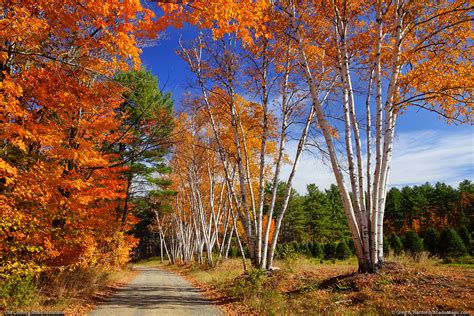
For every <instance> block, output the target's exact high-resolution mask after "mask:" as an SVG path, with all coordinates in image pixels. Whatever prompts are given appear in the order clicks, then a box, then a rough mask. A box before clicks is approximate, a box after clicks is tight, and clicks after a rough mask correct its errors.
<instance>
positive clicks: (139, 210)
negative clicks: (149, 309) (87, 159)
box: [107, 70, 174, 258]
mask: <svg viewBox="0 0 474 316" xmlns="http://www.w3.org/2000/svg"><path fill="white" fill-rule="evenodd" d="M115 80H116V81H118V82H119V83H120V84H121V85H122V86H124V88H125V89H126V90H125V92H124V93H123V99H124V102H123V103H122V105H121V107H120V110H119V111H118V113H117V115H118V116H120V117H123V122H124V123H123V125H122V129H123V131H122V132H123V133H124V134H125V133H130V134H131V136H130V138H131V139H129V140H128V142H127V143H122V142H121V140H120V139H118V140H117V142H116V143H112V144H108V145H107V146H108V150H115V151H116V152H117V153H118V154H119V155H120V157H121V164H123V165H125V166H128V167H129V169H128V170H127V171H125V172H124V177H125V178H126V180H127V191H126V192H127V195H126V198H125V201H124V203H123V204H122V205H120V206H119V207H118V208H117V217H119V218H121V220H122V221H123V222H125V219H126V218H127V216H128V214H129V213H130V211H131V209H132V207H131V205H135V207H134V208H133V212H134V215H135V216H136V217H138V219H139V222H138V223H137V224H136V226H135V228H134V234H135V235H136V236H137V237H140V242H141V244H140V245H139V247H138V249H137V254H136V255H137V257H140V258H145V257H149V256H153V255H156V254H157V253H155V251H158V250H157V248H158V247H159V246H158V247H157V241H156V239H157V238H156V236H155V234H154V232H153V230H152V226H153V224H154V222H155V213H154V211H155V210H157V211H159V212H169V211H170V210H171V207H170V197H171V196H172V195H173V194H174V193H173V192H172V191H170V190H169V189H168V187H169V185H170V181H169V180H167V179H166V177H165V175H166V174H168V173H169V172H170V171H171V170H170V168H169V167H168V166H167V164H166V162H165V160H164V156H165V155H166V154H167V153H168V151H169V148H170V145H171V143H170V139H169V138H170V134H171V131H172V129H173V117H172V111H173V101H172V99H171V95H170V94H164V93H162V92H161V91H160V90H159V87H158V79H157V78H156V77H155V76H153V75H152V74H151V73H150V72H148V71H145V70H140V71H131V72H125V73H119V74H117V75H116V77H115Z"/></svg>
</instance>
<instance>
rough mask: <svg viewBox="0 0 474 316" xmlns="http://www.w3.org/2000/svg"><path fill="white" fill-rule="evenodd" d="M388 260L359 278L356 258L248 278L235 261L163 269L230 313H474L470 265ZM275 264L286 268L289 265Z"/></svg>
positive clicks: (311, 262)
mask: <svg viewBox="0 0 474 316" xmlns="http://www.w3.org/2000/svg"><path fill="white" fill-rule="evenodd" d="M388 261H389V263H387V264H386V266H385V268H384V269H382V270H381V271H379V272H378V273H376V274H365V275H361V274H357V273H355V271H356V269H357V264H356V260H355V259H350V260H347V261H337V262H335V263H332V262H327V261H325V262H323V263H320V261H319V260H315V259H306V258H299V259H298V260H297V261H296V262H295V263H294V266H293V267H292V269H291V271H290V270H288V269H284V268H283V269H282V270H280V271H277V272H275V273H271V274H266V273H262V272H257V271H251V272H250V273H248V274H244V273H243V272H244V271H243V269H242V264H241V261H240V260H237V259H232V260H228V261H227V262H225V263H223V264H221V265H218V266H217V267H215V268H212V269H201V268H199V267H196V266H181V267H173V266H169V265H166V266H165V265H161V266H162V267H163V266H165V267H166V268H167V269H172V270H173V271H175V272H178V273H181V274H185V275H186V276H187V278H189V279H191V280H192V281H193V282H194V284H196V285H197V286H199V287H201V288H202V289H203V290H204V294H206V295H207V296H208V297H210V298H212V299H214V300H215V302H216V303H217V304H218V305H220V306H221V307H222V308H223V309H224V310H225V311H226V312H227V313H228V314H255V315H257V314H258V315H262V314H266V315H275V314H276V315H294V314H301V315H307V314H319V313H324V314H327V313H336V314H346V313H373V314H390V313H392V312H393V311H409V310H411V311H414V310H416V311H465V312H470V313H473V312H474V297H473V294H472V293H474V268H473V266H472V265H471V266H464V267H459V266H449V265H445V264H442V263H441V262H440V261H439V260H435V259H431V258H428V257H427V256H421V257H420V258H419V260H418V261H414V260H413V259H411V258H409V257H397V258H389V260H388ZM148 264H149V265H156V264H157V263H156V262H155V263H153V262H150V263H148ZM275 265H276V266H281V267H285V262H282V261H277V262H276V264H275Z"/></svg>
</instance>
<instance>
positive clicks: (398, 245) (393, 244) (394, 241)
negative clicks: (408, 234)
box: [389, 233, 403, 256]
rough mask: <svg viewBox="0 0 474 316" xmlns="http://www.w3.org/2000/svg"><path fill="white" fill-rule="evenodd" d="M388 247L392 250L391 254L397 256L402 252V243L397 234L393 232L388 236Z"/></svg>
mask: <svg viewBox="0 0 474 316" xmlns="http://www.w3.org/2000/svg"><path fill="white" fill-rule="evenodd" d="M389 243H390V248H392V250H393V254H394V255H395V256H399V255H401V254H402V251H403V244H402V240H401V239H400V237H398V235H397V234H395V233H393V234H391V235H390V237H389Z"/></svg>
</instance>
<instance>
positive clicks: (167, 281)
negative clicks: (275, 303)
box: [90, 267, 222, 316]
mask: <svg viewBox="0 0 474 316" xmlns="http://www.w3.org/2000/svg"><path fill="white" fill-rule="evenodd" d="M137 269H138V270H140V273H139V274H138V275H137V276H136V277H135V279H133V281H131V282H130V283H129V284H128V285H127V286H126V287H124V288H121V289H119V290H117V292H116V293H114V294H113V295H112V296H111V297H109V298H107V299H106V300H105V301H104V302H103V303H102V304H101V305H99V306H98V307H97V308H96V309H95V310H94V311H92V312H91V314H90V315H93V316H102V315H114V316H115V315H118V316H122V315H123V316H129V315H137V316H139V315H140V316H142V315H144V316H149V315H175V316H177V315H222V313H221V312H220V311H219V309H218V308H217V307H216V306H215V305H213V304H212V303H211V302H210V301H209V300H208V299H206V298H204V297H203V296H202V295H201V293H199V290H198V289H196V288H195V287H193V286H192V285H191V284H189V282H187V281H186V280H185V279H184V278H182V277H181V276H179V275H176V274H174V273H171V272H167V271H164V270H161V269H156V268H148V267H137Z"/></svg>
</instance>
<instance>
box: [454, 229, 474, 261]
mask: <svg viewBox="0 0 474 316" xmlns="http://www.w3.org/2000/svg"><path fill="white" fill-rule="evenodd" d="M458 234H459V237H461V239H462V241H463V242H464V245H465V246H466V250H467V252H469V254H473V250H474V249H473V248H474V247H473V244H472V238H471V233H469V230H468V229H467V228H466V226H461V227H459V229H458Z"/></svg>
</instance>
